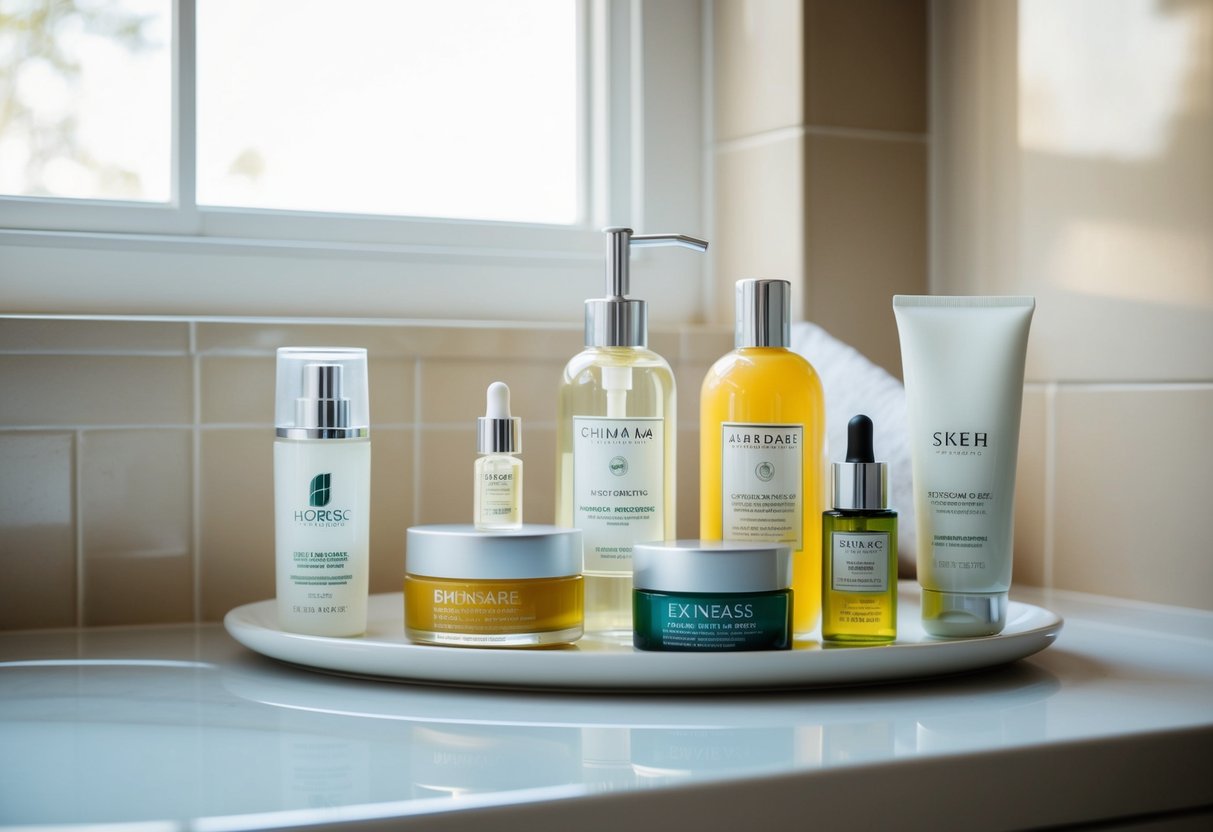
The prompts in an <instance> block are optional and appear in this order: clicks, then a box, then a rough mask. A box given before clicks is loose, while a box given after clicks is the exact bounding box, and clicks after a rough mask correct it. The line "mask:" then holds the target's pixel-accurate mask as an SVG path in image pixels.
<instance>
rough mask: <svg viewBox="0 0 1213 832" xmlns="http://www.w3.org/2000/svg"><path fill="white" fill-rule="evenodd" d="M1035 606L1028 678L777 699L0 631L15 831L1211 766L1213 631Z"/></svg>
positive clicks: (373, 818) (1046, 602) (202, 632)
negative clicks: (1041, 759)
mask: <svg viewBox="0 0 1213 832" xmlns="http://www.w3.org/2000/svg"><path fill="white" fill-rule="evenodd" d="M1020 596H1021V599H1022V600H1026V601H1029V602H1031V603H1035V604H1039V605H1041V606H1047V607H1049V608H1050V609H1054V610H1055V611H1057V612H1060V613H1061V614H1062V615H1064V616H1065V617H1066V619H1067V623H1066V628H1065V630H1064V631H1063V632H1062V635H1061V636H1060V637H1059V639H1058V642H1057V643H1056V644H1055V645H1054V646H1053V647H1051V648H1049V649H1048V650H1046V651H1044V652H1043V653H1040V654H1037V655H1036V656H1033V657H1031V658H1029V659H1026V660H1022V661H1019V662H1016V663H1013V664H1011V665H1006V666H1003V667H1001V668H996V669H993V670H989V671H984V672H980V673H974V674H971V675H968V676H962V677H950V678H945V679H938V680H932V681H923V682H913V683H903V684H895V685H884V686H869V687H856V688H835V689H828V690H815V691H803V692H783V693H762V694H758V693H754V694H736V693H730V694H714V695H699V696H695V695H686V694H679V695H668V694H667V695H653V694H646V695H641V694H618V693H612V694H609V695H607V694H594V693H581V694H578V693H539V692H499V691H487V690H475V689H462V688H455V687H437V686H422V685H412V684H403V683H398V682H387V681H375V680H365V679H354V678H346V677H340V676H335V675H325V674H322V673H315V672H309V671H306V670H303V669H300V668H296V667H292V666H288V665H283V664H279V663H277V662H274V661H272V660H270V659H266V658H263V657H261V656H258V655H256V654H254V653H251V652H249V651H247V650H245V649H244V648H242V647H240V646H239V645H237V644H236V643H235V642H233V641H232V640H231V639H230V638H229V637H228V635H227V634H226V633H225V632H224V631H223V629H222V628H221V627H219V626H217V625H202V626H197V627H194V626H182V627H158V628H122V629H93V630H70V631H50V632H38V633H5V634H0V747H3V748H4V749H5V752H6V753H5V754H4V755H2V756H0V822H4V823H7V824H76V823H131V822H136V821H146V822H151V821H163V822H165V823H166V824H168V825H167V826H166V827H165V828H166V829H167V828H173V829H176V828H183V827H181V826H180V823H182V822H185V821H187V820H188V821H190V822H192V821H193V820H197V819H203V820H205V819H210V820H211V821H214V822H215V823H217V824H218V825H217V826H215V827H214V828H263V827H266V826H280V827H281V826H289V825H293V824H300V823H310V822H317V821H330V822H341V821H346V822H351V823H357V822H361V823H362V824H363V825H366V824H371V825H372V826H373V825H374V824H375V823H377V822H380V821H383V822H386V821H387V820H388V819H393V818H395V819H399V818H401V817H406V816H407V817H410V819H411V822H412V823H414V824H415V825H424V824H425V823H426V819H427V818H429V819H431V820H436V819H439V818H441V817H442V816H446V815H448V813H449V812H450V811H452V810H464V811H466V812H467V813H468V814H467V815H466V817H465V819H466V820H467V821H469V822H471V821H472V820H474V819H478V818H480V817H482V815H483V817H484V819H485V822H486V823H491V822H492V821H491V818H492V811H493V810H501V809H502V808H503V807H507V806H518V805H519V804H525V805H530V806H534V807H544V806H546V807H551V809H552V812H553V814H552V815H551V817H552V818H556V817H558V816H559V817H560V818H563V819H564V820H570V821H572V820H575V817H576V813H577V812H578V811H579V810H580V809H584V810H585V811H587V812H591V811H598V809H596V808H595V807H596V806H597V803H596V802H595V801H594V800H593V798H594V797H596V796H599V797H603V798H609V799H611V800H627V799H629V796H631V797H636V796H639V795H645V794H651V793H653V791H654V790H664V791H665V792H666V793H668V795H669V796H670V797H671V798H672V799H675V800H676V799H677V798H678V795H679V794H680V792H679V788H686V787H697V786H707V787H709V788H711V789H714V790H715V791H714V792H713V793H714V794H719V795H722V796H723V795H724V794H725V792H727V789H726V788H724V787H725V786H726V785H728V784H735V783H744V782H752V781H754V780H761V779H764V778H774V779H778V778H787V777H793V778H803V779H805V782H806V783H807V782H810V781H811V780H812V778H814V777H820V776H823V775H826V774H828V773H830V772H836V773H837V775H838V776H854V777H873V776H877V775H878V774H879V772H881V771H885V770H889V769H890V766H892V769H891V770H893V771H895V772H898V771H900V772H905V771H908V770H910V769H908V768H906V767H913V766H914V765H915V764H916V763H917V764H923V763H925V762H927V761H936V762H937V763H939V764H952V763H956V764H959V765H964V766H969V767H972V766H980V765H986V764H990V765H995V766H996V765H997V755H998V753H1000V752H1005V753H1008V754H1010V753H1014V752H1016V751H1022V750H1036V751H1040V752H1045V753H1047V752H1049V751H1052V750H1057V749H1062V748H1066V749H1074V748H1080V747H1086V746H1090V747H1091V748H1092V749H1094V750H1093V752H1092V753H1094V754H1096V755H1098V754H1099V753H1101V752H1099V750H1098V748H1097V747H1098V746H1100V743H1105V744H1106V743H1132V742H1146V741H1148V740H1149V739H1150V738H1158V739H1159V740H1162V739H1165V738H1167V737H1170V736H1171V735H1173V734H1175V733H1176V732H1179V734H1181V735H1183V736H1186V737H1188V738H1189V739H1190V740H1192V741H1193V742H1195V743H1196V746H1195V747H1194V748H1195V749H1197V750H1199V749H1200V748H1203V749H1205V750H1213V742H1211V741H1210V738H1211V737H1213V616H1210V615H1209V614H1207V613H1200V612H1194V611H1186V610H1169V609H1163V608H1150V607H1145V606H1132V605H1126V604H1117V603H1111V602H1107V601H1104V600H1101V599H1095V598H1088V597H1084V596H1077V595H1048V596H1046V595H1043V594H1032V593H1027V594H1026V595H1025V593H1020ZM436 649H437V648H436ZM1127 749H1128V746H1127V745H1126V750H1127ZM1105 750H1106V749H1105ZM1180 751H1182V749H1181V750H1180ZM1093 759H1094V758H1093ZM772 782H775V780H772ZM1204 788H1205V794H1204V795H1203V798H1205V800H1204V802H1205V803H1213V793H1210V790H1211V789H1213V787H1209V786H1205V787H1204ZM1197 790H1198V792H1199V787H1197ZM701 797H702V792H701V791H700V792H696V797H695V801H696V802H697V803H700V802H701V800H700V798H701ZM1201 797H1202V795H1200V794H1199V793H1197V794H1195V795H1188V796H1186V797H1184V798H1183V800H1185V801H1188V802H1189V803H1190V802H1191V800H1193V799H1196V798H1201ZM570 798H574V799H571V800H570ZM788 799H789V800H791V801H795V800H799V799H801V798H798V797H796V796H795V795H793V794H789V797H788ZM1168 799H1170V798H1168ZM686 800H687V802H690V800H691V798H690V797H688V798H686ZM1198 804H1199V800H1197V803H1196V804H1192V805H1198ZM579 807H580V808H579ZM1088 808H1089V809H1097V808H1098V807H1088ZM1174 808H1176V807H1174V806H1166V805H1160V806H1158V807H1156V809H1155V810H1158V811H1166V810H1171V809H1174ZM819 811H820V810H819ZM485 812H488V813H489V814H487V815H485V814H484V813H485ZM1084 813H1085V816H1097V815H1092V814H1091V811H1089V810H1088V809H1084ZM448 819H449V818H448ZM202 825H203V826H205V825H206V824H202Z"/></svg>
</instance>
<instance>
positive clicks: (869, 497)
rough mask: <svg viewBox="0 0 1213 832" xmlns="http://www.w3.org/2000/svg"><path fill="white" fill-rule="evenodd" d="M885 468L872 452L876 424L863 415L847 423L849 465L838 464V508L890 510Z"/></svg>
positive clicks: (835, 468) (835, 483) (836, 488)
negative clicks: (873, 426)
mask: <svg viewBox="0 0 1213 832" xmlns="http://www.w3.org/2000/svg"><path fill="white" fill-rule="evenodd" d="M885 468H886V466H885V464H884V463H883V462H876V455H875V454H874V453H873V451H872V420H871V419H869V418H868V417H867V416H864V415H863V414H862V413H860V414H859V415H858V416H855V417H854V418H852V419H851V421H850V422H848V423H847V461H846V462H835V463H834V508H836V509H841V510H844V511H845V510H867V511H871V510H882V509H884V508H886V507H887V506H888V497H887V495H888V485H887V479H886V477H885Z"/></svg>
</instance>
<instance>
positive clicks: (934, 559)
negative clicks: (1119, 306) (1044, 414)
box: [893, 295, 1036, 637]
mask: <svg viewBox="0 0 1213 832" xmlns="http://www.w3.org/2000/svg"><path fill="white" fill-rule="evenodd" d="M1035 307H1036V301H1035V299H1033V298H1031V297H951V296H912V295H895V296H894V297H893V313H894V315H895V316H896V318H897V331H898V334H899V336H900V338H901V364H902V370H903V372H904V376H905V385H906V405H907V410H908V413H909V428H910V459H911V465H912V468H913V474H914V516H915V520H916V521H917V527H918V529H917V531H918V582H919V584H921V585H922V626H923V629H924V630H926V631H927V632H928V633H930V634H931V635H935V636H948V637H968V636H986V635H994V634H996V633H999V632H1001V631H1002V629H1003V627H1004V626H1005V625H1006V617H1007V591H1008V590H1009V589H1010V588H1011V552H1012V546H1013V537H1012V529H1013V525H1014V509H1015V463H1016V458H1017V454H1018V450H1019V416H1020V408H1021V405H1022V402H1023V375H1024V360H1025V355H1026V353H1027V346H1028V328H1029V326H1030V325H1031V322H1032V312H1033V310H1034V309H1035Z"/></svg>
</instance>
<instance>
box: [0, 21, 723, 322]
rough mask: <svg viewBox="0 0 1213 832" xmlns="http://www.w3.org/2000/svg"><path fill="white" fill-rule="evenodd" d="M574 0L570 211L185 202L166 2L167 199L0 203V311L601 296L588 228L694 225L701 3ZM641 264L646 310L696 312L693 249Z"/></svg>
mask: <svg viewBox="0 0 1213 832" xmlns="http://www.w3.org/2000/svg"><path fill="white" fill-rule="evenodd" d="M576 2H577V4H578V19H579V27H578V28H579V32H580V37H581V49H582V50H583V54H584V55H585V56H586V59H585V60H583V61H581V66H582V73H581V77H580V78H579V85H580V88H581V90H582V93H583V94H582V96H581V100H582V102H583V113H582V118H581V123H582V125H584V126H583V129H582V130H581V140H580V152H579V156H580V158H581V160H582V169H583V170H582V175H581V177H580V179H581V182H582V185H581V187H582V190H583V194H582V199H581V203H582V210H581V214H582V217H581V221H580V222H578V223H576V224H574V225H570V226H558V225H545V224H540V223H515V222H501V221H488V220H458V219H444V218H428V217H393V216H378V215H357V214H343V213H324V212H304V211H279V210H268V209H242V208H222V207H209V206H206V207H200V206H198V205H197V204H196V199H195V196H196V187H195V186H196V183H195V181H194V177H195V163H196V145H195V123H196V106H195V105H196V100H195V95H194V92H195V71H194V69H195V57H196V38H195V32H196V27H195V15H196V11H197V6H196V0H175V2H174V4H173V57H172V65H173V79H172V83H173V109H172V119H173V157H172V159H173V161H172V164H173V179H172V198H171V201H170V202H169V203H166V204H147V203H128V202H116V201H105V200H78V199H46V198H36V197H0V304H2V305H3V307H4V310H3V311H8V312H59V313H68V314H185V315H279V314H286V315H296V316H308V317H333V316H353V317H409V318H458V319H484V320H502V319H515V320H568V319H569V318H570V309H576V308H579V307H580V301H581V299H583V298H585V297H589V296H593V295H597V294H600V293H601V290H600V285H601V281H602V277H601V275H602V265H601V262H602V241H601V234H600V231H599V229H601V228H602V227H603V226H607V225H629V226H633V227H636V228H637V229H638V230H639V231H647V230H658V231H682V232H686V233H698V234H703V233H704V231H705V224H706V212H705V210H704V204H703V200H702V198H701V195H702V193H703V192H704V188H703V179H704V167H703V162H702V159H703V151H702V148H703V146H704V144H705V129H704V119H703V112H704V106H703V102H704V96H703V80H704V77H705V73H704V72H703V66H704V64H703V61H702V48H703V42H702V37H701V31H702V19H703V9H702V8H701V3H700V2H699V0H673V2H668V1H667V2H663V3H644V2H641V0H576ZM646 172H649V173H651V174H653V175H649V176H646V175H645V174H646ZM645 259H654V260H661V269H662V272H663V275H662V276H663V278H666V279H663V280H662V281H660V284H661V285H654V286H653V287H652V291H648V290H647V289H646V292H645V293H644V294H642V295H641V296H643V297H648V298H649V299H650V300H655V301H656V300H660V301H661V305H662V309H663V312H662V313H659V314H656V315H654V318H655V319H657V320H675V321H684V322H686V321H692V320H702V316H703V313H704V309H705V306H706V304H705V302H704V301H705V298H704V280H703V267H702V265H701V264H700V263H698V262H696V261H699V260H701V258H686V257H683V258H678V259H670V260H668V261H666V260H664V259H663V258H659V257H652V256H651V255H649V254H648V252H646V253H645ZM667 272H669V274H668V275H667V274H666V273H667ZM503 287H511V289H509V290H503ZM570 303H572V304H573V306H572V307H570Z"/></svg>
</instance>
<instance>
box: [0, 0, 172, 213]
mask: <svg viewBox="0 0 1213 832" xmlns="http://www.w3.org/2000/svg"><path fill="white" fill-rule="evenodd" d="M171 12H172V8H171V3H170V2H169V1H168V0H0V193H2V194H7V195H14V196H46V197H70V198H77V199H113V200H140V201H151V202H164V201H167V200H168V199H169V198H170V183H171V181H172V171H171V167H170V166H171V158H172V147H171V141H172V123H171V114H172V88H171V82H172V64H171V58H172V56H171V53H170V49H171V31H172V30H171Z"/></svg>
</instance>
